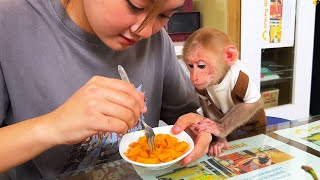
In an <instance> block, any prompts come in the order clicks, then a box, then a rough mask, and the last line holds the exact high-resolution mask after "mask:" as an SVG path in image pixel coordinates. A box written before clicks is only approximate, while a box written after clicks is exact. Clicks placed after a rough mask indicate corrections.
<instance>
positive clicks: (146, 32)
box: [131, 20, 154, 39]
mask: <svg viewBox="0 0 320 180" xmlns="http://www.w3.org/2000/svg"><path fill="white" fill-rule="evenodd" d="M141 24H142V23H136V24H134V25H132V26H131V32H133V33H134V34H136V35H138V36H139V37H141V38H144V39H146V38H149V37H150V36H151V35H152V32H153V24H154V20H150V21H149V22H147V23H146V24H145V25H144V27H143V28H142V29H140V30H139V31H138V29H139V28H140V26H141Z"/></svg>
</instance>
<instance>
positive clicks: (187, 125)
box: [172, 113, 212, 166]
mask: <svg viewBox="0 0 320 180" xmlns="http://www.w3.org/2000/svg"><path fill="white" fill-rule="evenodd" d="M203 119H204V117H203V116H201V115H199V114H196V113H188V114H185V115H182V116H180V117H179V119H178V120H177V122H176V123H175V124H174V126H173V127H172V132H173V133H174V134H179V133H180V132H182V131H184V130H185V131H186V132H187V133H188V134H189V135H190V136H191V137H192V138H193V140H194V144H195V147H194V149H193V151H192V152H191V153H190V154H189V155H187V156H186V157H185V158H184V159H182V161H181V165H183V166H186V165H188V164H190V163H192V162H194V161H195V160H197V159H199V158H201V157H202V156H203V155H205V154H206V153H207V152H208V149H209V145H210V143H211V140H212V136H211V134H210V133H207V132H197V131H195V130H194V127H195V126H194V124H196V123H198V122H200V121H201V120H203Z"/></svg>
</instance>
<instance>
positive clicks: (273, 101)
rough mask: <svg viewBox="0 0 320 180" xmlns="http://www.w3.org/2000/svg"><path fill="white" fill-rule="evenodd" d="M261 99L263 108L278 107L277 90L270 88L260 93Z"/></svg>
mask: <svg viewBox="0 0 320 180" xmlns="http://www.w3.org/2000/svg"><path fill="white" fill-rule="evenodd" d="M261 96H262V98H263V99H264V106H263V107H264V108H265V109H266V108H270V107H275V106H278V99H279V89H277V88H272V89H267V90H264V91H263V92H262V93H261Z"/></svg>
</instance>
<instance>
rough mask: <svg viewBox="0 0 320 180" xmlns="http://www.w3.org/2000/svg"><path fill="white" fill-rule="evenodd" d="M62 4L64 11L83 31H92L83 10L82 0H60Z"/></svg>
mask: <svg viewBox="0 0 320 180" xmlns="http://www.w3.org/2000/svg"><path fill="white" fill-rule="evenodd" d="M61 3H62V5H63V6H64V7H65V9H66V12H67V13H68V15H69V16H70V18H71V19H72V20H73V21H74V22H75V23H76V24H77V25H78V26H79V27H80V28H81V29H83V30H84V31H86V32H88V33H93V34H94V32H93V30H92V28H91V26H90V23H89V21H88V19H87V16H86V14H85V11H84V6H83V1H82V0H61Z"/></svg>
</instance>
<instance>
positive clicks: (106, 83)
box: [90, 76, 146, 113]
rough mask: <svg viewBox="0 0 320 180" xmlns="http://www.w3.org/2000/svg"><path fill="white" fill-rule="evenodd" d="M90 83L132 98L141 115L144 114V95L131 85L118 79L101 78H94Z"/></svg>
mask: <svg viewBox="0 0 320 180" xmlns="http://www.w3.org/2000/svg"><path fill="white" fill-rule="evenodd" d="M90 81H92V83H96V84H97V85H99V86H100V87H103V88H106V89H109V88H112V89H114V90H117V91H121V92H123V93H125V94H128V95H130V96H132V97H134V98H135V99H136V101H137V102H138V104H139V107H140V110H141V111H142V113H145V112H146V106H145V103H144V93H142V92H139V91H137V90H136V88H135V87H134V85H133V84H131V83H128V82H125V81H122V80H120V79H110V78H106V77H101V76H95V77H93V78H92V79H91V80H90Z"/></svg>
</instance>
